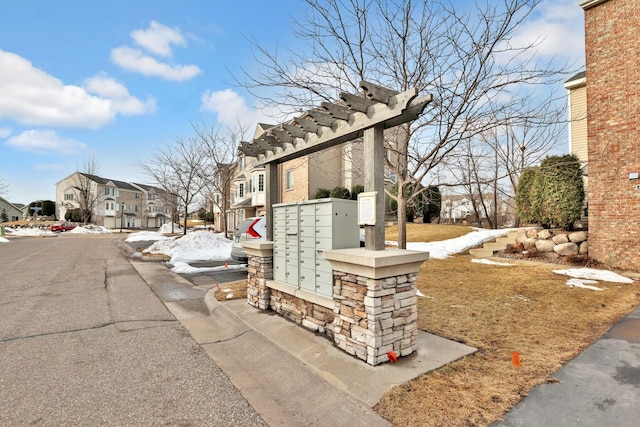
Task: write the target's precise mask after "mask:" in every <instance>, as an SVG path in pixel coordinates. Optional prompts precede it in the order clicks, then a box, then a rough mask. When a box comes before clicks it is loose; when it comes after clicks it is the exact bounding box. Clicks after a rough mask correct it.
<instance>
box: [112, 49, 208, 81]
mask: <svg viewBox="0 0 640 427" xmlns="http://www.w3.org/2000/svg"><path fill="white" fill-rule="evenodd" d="M111 60H112V61H113V62H114V63H115V64H116V65H119V66H120V67H122V68H124V69H126V70H129V71H135V72H137V73H140V74H144V75H145V76H155V77H160V78H163V79H166V80H176V81H183V80H189V79H191V78H193V77H195V76H197V75H198V74H200V68H199V67H198V66H197V65H179V64H178V65H170V64H167V63H166V62H160V61H158V60H157V59H155V58H153V57H151V56H148V55H145V54H144V53H143V52H142V51H141V50H139V49H133V48H131V47H129V46H120V47H117V48H115V49H112V50H111Z"/></svg>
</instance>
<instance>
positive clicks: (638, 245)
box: [580, 0, 640, 270]
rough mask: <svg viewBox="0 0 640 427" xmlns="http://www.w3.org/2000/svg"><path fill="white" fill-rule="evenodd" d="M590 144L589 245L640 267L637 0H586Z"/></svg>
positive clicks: (602, 255)
mask: <svg viewBox="0 0 640 427" xmlns="http://www.w3.org/2000/svg"><path fill="white" fill-rule="evenodd" d="M580 6H582V8H583V9H584V14H585V50H586V81H587V115H588V118H587V123H588V124H587V126H588V146H589V149H588V152H589V252H590V255H591V257H592V258H594V259H596V260H598V261H600V262H603V263H604V264H606V265H607V266H609V267H612V268H619V269H630V270H640V180H639V179H638V173H640V1H638V0H582V1H581V2H580Z"/></svg>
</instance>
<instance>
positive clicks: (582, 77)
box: [564, 71, 587, 89]
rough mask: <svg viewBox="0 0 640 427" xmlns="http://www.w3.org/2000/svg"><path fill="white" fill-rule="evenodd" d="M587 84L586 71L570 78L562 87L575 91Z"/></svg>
mask: <svg viewBox="0 0 640 427" xmlns="http://www.w3.org/2000/svg"><path fill="white" fill-rule="evenodd" d="M586 84H587V73H586V71H581V72H579V73H578V74H576V75H575V76H573V77H571V78H570V79H569V80H567V81H565V82H564V87H565V88H567V89H577V88H579V87H583V86H584V85H586Z"/></svg>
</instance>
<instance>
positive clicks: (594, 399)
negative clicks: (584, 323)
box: [492, 307, 640, 427]
mask: <svg viewBox="0 0 640 427" xmlns="http://www.w3.org/2000/svg"><path fill="white" fill-rule="evenodd" d="M551 378H553V379H554V380H556V381H554V382H552V383H549V384H543V385H540V386H538V387H536V388H534V389H533V390H532V391H531V392H530V393H529V395H528V396H527V397H526V398H525V399H524V400H523V401H522V402H520V403H519V404H518V405H516V406H515V407H514V408H513V410H511V411H510V412H509V413H508V414H507V415H505V417H504V419H503V420H502V421H501V422H497V423H494V424H492V426H493V427H516V426H523V427H524V426H527V427H536V426H540V427H543V426H544V427H546V426H575V425H580V426H608V427H615V426H620V427H623V426H624V427H626V426H636V425H639V423H640V307H637V308H636V309H635V310H634V311H633V312H631V313H630V314H629V315H628V316H627V317H625V318H624V319H622V320H621V321H620V322H618V323H617V324H616V325H614V326H613V327H612V328H611V329H610V330H609V332H607V333H606V334H605V335H604V336H602V338H600V339H599V340H598V341H596V342H595V343H594V344H593V345H591V346H590V347H588V348H587V349H586V350H585V351H584V352H582V353H581V354H580V355H579V356H578V357H576V358H575V359H573V360H572V361H571V362H569V363H567V364H566V365H565V366H564V367H562V368H561V369H560V370H558V371H557V372H556V373H555V374H553V375H552V376H551Z"/></svg>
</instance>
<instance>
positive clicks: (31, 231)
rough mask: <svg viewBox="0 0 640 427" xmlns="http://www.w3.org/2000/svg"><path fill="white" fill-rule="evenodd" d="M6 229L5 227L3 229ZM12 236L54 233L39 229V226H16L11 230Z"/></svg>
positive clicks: (49, 235)
mask: <svg viewBox="0 0 640 427" xmlns="http://www.w3.org/2000/svg"><path fill="white" fill-rule="evenodd" d="M5 231H6V229H5ZM11 234H12V235H13V236H22V237H55V236H57V234H56V233H54V232H53V231H49V230H41V229H39V228H17V229H15V230H13V231H12V232H11Z"/></svg>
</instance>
